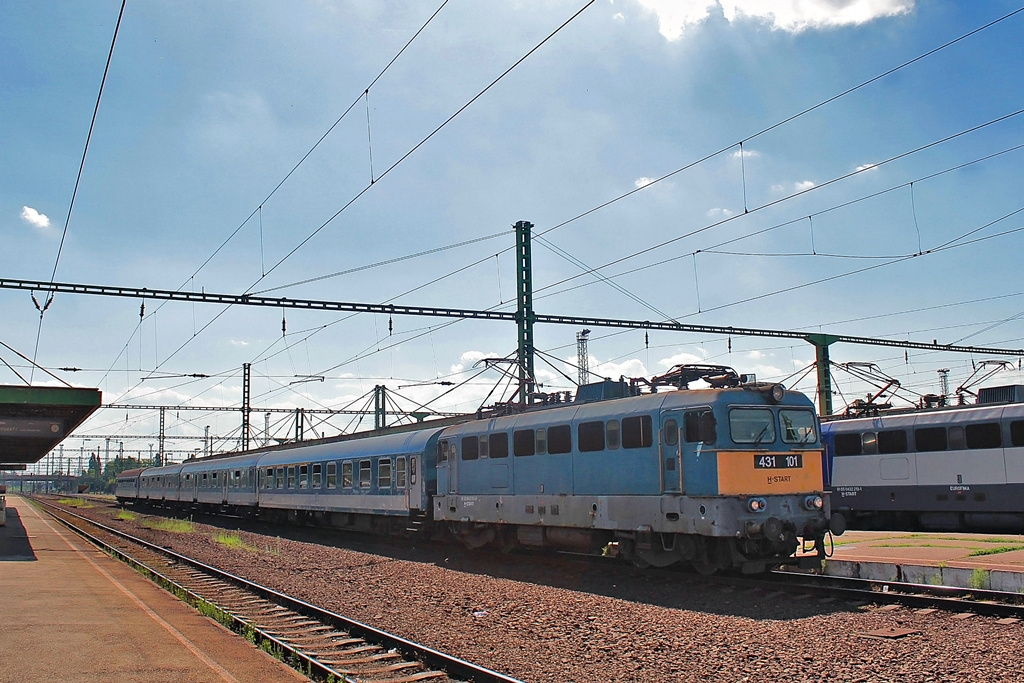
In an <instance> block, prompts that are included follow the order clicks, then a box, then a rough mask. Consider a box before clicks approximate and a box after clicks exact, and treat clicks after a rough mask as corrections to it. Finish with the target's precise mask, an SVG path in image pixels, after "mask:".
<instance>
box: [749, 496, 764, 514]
mask: <svg viewBox="0 0 1024 683" xmlns="http://www.w3.org/2000/svg"><path fill="white" fill-rule="evenodd" d="M767 507H768V501H766V500H765V499H764V498H749V499H748V500H747V509H748V510H750V511H751V512H764V511H765V509H766V508H767Z"/></svg>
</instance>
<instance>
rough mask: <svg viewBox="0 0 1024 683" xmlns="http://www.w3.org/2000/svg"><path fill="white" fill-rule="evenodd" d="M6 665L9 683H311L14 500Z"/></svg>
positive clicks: (1, 677)
mask: <svg viewBox="0 0 1024 683" xmlns="http://www.w3.org/2000/svg"><path fill="white" fill-rule="evenodd" d="M0 661H2V662H3V665H2V666H0V683H8V682H10V683H14V682H15V681H19V682H20V681H54V680H74V681H104V682H106V681H138V682H139V683H142V682H143V681H145V682H146V683H154V682H158V681H159V682H167V683H172V682H173V683H186V682H187V683H192V682H197V683H198V682H203V683H206V682H211V683H224V682H228V683H235V682H239V683H242V682H247V681H252V682H253V683H256V682H261V681H305V680H307V679H306V678H305V677H304V676H301V675H299V674H298V673H297V672H295V671H293V670H292V669H291V668H289V667H287V666H285V665H284V664H282V663H281V662H279V661H277V660H276V659H274V658H272V657H271V656H270V655H268V654H266V653H265V652H263V651H262V650H259V649H257V648H255V647H254V646H252V645H251V644H249V643H248V642H247V641H245V640H244V639H243V638H241V637H239V636H236V635H235V634H233V633H231V632H230V631H228V630H227V629H225V628H224V627H223V626H221V625H220V624H218V623H217V622H215V621H213V620H211V619H208V618H206V617H204V616H202V615H200V614H199V613H198V612H197V611H195V610H194V609H192V608H191V607H189V606H188V605H185V604H184V603H182V602H180V601H179V600H178V599H177V598H175V597H174V596H172V595H170V594H169V593H167V592H165V591H163V590H162V589H160V588H159V587H158V586H156V585H155V584H153V583H152V582H150V581H148V580H146V579H145V578H143V577H142V576H141V575H140V574H138V573H137V572H135V571H134V570H132V569H130V568H129V567H127V566H126V565H124V564H122V563H121V562H118V561H117V560H114V559H113V558H111V557H109V556H107V555H105V554H103V553H101V552H100V551H99V550H98V549H96V548H95V547H94V546H92V545H91V544H89V543H88V542H86V541H84V540H82V539H81V538H79V537H78V536H76V535H75V534H73V533H72V532H70V531H68V530H67V529H65V528H63V527H61V526H60V525H59V524H57V523H56V522H54V521H53V520H51V519H48V518H46V517H45V515H43V514H42V513H41V512H39V511H38V510H36V509H35V508H33V507H32V506H31V505H30V504H29V503H28V502H27V501H26V500H24V499H23V498H21V497H19V496H12V495H10V494H8V495H7V525H6V526H3V527H0Z"/></svg>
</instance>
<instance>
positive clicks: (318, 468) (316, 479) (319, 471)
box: [313, 463, 324, 489]
mask: <svg viewBox="0 0 1024 683" xmlns="http://www.w3.org/2000/svg"><path fill="white" fill-rule="evenodd" d="M323 468H324V466H323V465H321V464H320V463H315V464H314V465H313V488H315V489H318V488H320V485H321V484H322V483H323Z"/></svg>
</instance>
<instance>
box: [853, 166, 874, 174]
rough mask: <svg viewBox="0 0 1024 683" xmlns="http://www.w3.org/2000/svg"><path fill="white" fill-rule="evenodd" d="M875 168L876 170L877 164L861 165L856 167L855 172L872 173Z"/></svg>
mask: <svg viewBox="0 0 1024 683" xmlns="http://www.w3.org/2000/svg"><path fill="white" fill-rule="evenodd" d="M876 168H878V164H861V165H860V166H858V167H857V171H856V172H857V173H860V172H861V171H873V170H875V169H876Z"/></svg>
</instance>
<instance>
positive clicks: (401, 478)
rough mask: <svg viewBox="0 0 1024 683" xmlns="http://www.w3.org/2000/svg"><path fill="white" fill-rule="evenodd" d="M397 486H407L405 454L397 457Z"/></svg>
mask: <svg viewBox="0 0 1024 683" xmlns="http://www.w3.org/2000/svg"><path fill="white" fill-rule="evenodd" d="M395 486H397V487H398V488H400V489H404V488H405V456H404V455H403V456H400V457H398V458H395Z"/></svg>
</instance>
